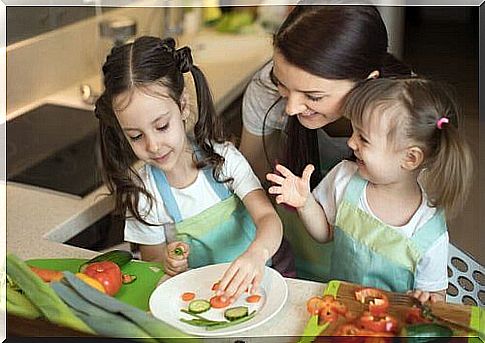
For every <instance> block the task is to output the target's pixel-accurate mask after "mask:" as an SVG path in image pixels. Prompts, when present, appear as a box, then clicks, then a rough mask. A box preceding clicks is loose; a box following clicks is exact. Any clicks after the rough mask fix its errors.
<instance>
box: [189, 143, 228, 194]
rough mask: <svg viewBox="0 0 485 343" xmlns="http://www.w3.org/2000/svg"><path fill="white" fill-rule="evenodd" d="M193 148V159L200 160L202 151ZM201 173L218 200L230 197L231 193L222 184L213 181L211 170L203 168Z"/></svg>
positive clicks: (195, 147) (196, 147)
mask: <svg viewBox="0 0 485 343" xmlns="http://www.w3.org/2000/svg"><path fill="white" fill-rule="evenodd" d="M193 146H194V152H195V157H196V158H197V160H200V159H202V151H201V150H200V148H199V147H198V146H196V145H195V144H194V145H193ZM202 171H203V172H204V175H205V177H206V178H207V180H208V181H209V184H210V185H211V187H212V189H213V190H214V192H215V193H216V194H217V196H218V197H219V199H221V200H225V199H227V198H229V197H230V196H231V195H232V193H231V192H230V191H229V189H227V187H226V186H224V184H223V183H219V182H217V181H216V180H215V178H214V175H212V168H203V169H202Z"/></svg>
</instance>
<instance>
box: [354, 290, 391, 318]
mask: <svg viewBox="0 0 485 343" xmlns="http://www.w3.org/2000/svg"><path fill="white" fill-rule="evenodd" d="M355 298H356V299H357V300H358V301H360V302H361V303H363V304H365V303H368V304H369V311H370V313H371V314H372V315H374V316H381V315H384V314H386V313H387V309H388V308H389V299H388V298H387V295H385V294H384V293H383V292H382V291H381V290H379V289H376V288H362V289H358V290H356V291H355Z"/></svg>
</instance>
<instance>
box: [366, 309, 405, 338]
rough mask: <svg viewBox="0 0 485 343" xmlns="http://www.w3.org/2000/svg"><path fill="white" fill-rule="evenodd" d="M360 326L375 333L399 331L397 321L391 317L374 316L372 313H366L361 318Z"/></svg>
mask: <svg viewBox="0 0 485 343" xmlns="http://www.w3.org/2000/svg"><path fill="white" fill-rule="evenodd" d="M359 321H360V324H361V325H362V327H363V328H364V329H366V330H371V331H374V332H394V333H396V332H397V331H398V322H397V319H396V318H394V317H393V316H390V315H385V316H382V317H380V316H373V315H372V314H371V313H370V312H367V311H365V312H364V313H363V315H362V317H360V320H359Z"/></svg>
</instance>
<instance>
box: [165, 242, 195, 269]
mask: <svg viewBox="0 0 485 343" xmlns="http://www.w3.org/2000/svg"><path fill="white" fill-rule="evenodd" d="M189 252H190V248H189V245H188V244H187V243H184V242H172V243H169V244H167V245H166V247H165V251H164V252H163V265H164V267H165V273H166V274H168V275H169V276H174V275H177V274H180V273H182V272H184V271H186V270H187V269H188V268H189V262H188V257H189Z"/></svg>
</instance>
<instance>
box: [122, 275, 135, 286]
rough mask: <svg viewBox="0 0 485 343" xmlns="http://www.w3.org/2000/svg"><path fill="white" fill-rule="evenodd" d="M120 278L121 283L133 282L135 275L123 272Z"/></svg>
mask: <svg viewBox="0 0 485 343" xmlns="http://www.w3.org/2000/svg"><path fill="white" fill-rule="evenodd" d="M122 279H123V285H129V284H130V283H133V282H135V281H136V275H131V274H123V276H122Z"/></svg>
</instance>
